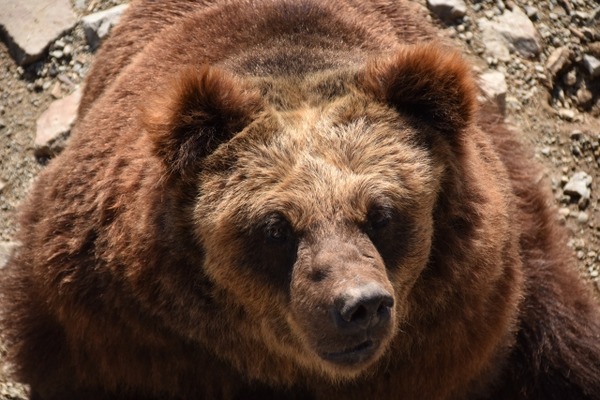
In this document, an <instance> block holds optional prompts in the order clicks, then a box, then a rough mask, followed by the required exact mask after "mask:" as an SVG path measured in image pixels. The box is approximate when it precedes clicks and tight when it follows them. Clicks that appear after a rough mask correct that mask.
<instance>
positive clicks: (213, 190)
mask: <svg viewBox="0 0 600 400" xmlns="http://www.w3.org/2000/svg"><path fill="white" fill-rule="evenodd" d="M361 101H364V99H356V98H354V97H353V96H349V98H348V99H346V101H345V102H344V101H342V102H340V103H341V104H335V105H332V106H329V107H325V108H324V109H303V110H301V111H293V112H289V113H287V112H284V113H279V112H274V113H265V114H264V115H263V116H262V117H260V118H259V120H257V121H255V122H254V123H252V124H251V125H250V126H249V127H248V128H247V129H246V130H245V131H244V132H242V133H241V134H240V135H238V137H236V138H234V139H233V140H232V141H231V142H230V143H229V144H228V146H226V147H224V148H222V149H219V150H217V152H215V153H214V154H213V155H211V156H210V157H209V158H210V159H220V160H222V159H229V160H232V161H230V162H231V164H230V165H229V166H228V168H227V169H226V170H225V171H219V172H218V173H214V172H212V171H210V172H205V174H203V176H202V179H201V180H200V181H201V189H200V193H201V195H200V197H199V199H198V203H197V208H196V214H195V216H196V218H197V223H196V226H197V229H198V231H197V232H198V236H199V237H200V238H201V241H202V243H203V244H204V246H205V250H206V269H207V272H208V273H209V274H210V275H211V276H212V277H213V279H214V280H215V281H216V282H217V283H218V285H220V286H222V287H226V288H227V290H229V291H230V292H231V293H232V297H233V298H235V299H239V301H241V302H243V304H244V306H245V307H246V308H247V309H249V310H251V313H252V314H254V315H256V316H257V318H258V319H260V320H263V321H265V323H266V324H269V323H270V321H278V323H279V321H285V322H286V324H288V325H289V326H288V327H287V329H289V331H290V332H292V333H293V334H295V335H297V337H298V341H299V342H301V343H302V345H303V351H305V352H306V355H305V356H306V357H307V358H308V359H310V360H311V361H313V359H316V360H318V362H319V363H322V364H323V368H326V369H330V368H333V369H335V371H340V370H343V371H344V373H352V372H355V371H359V370H362V369H363V368H364V367H365V366H366V365H369V364H370V363H371V362H372V361H374V360H375V359H377V356H378V355H380V354H381V353H382V352H383V350H384V349H385V348H386V346H387V344H388V343H389V341H390V338H391V337H393V335H394V333H395V330H396V329H397V325H398V324H397V322H398V321H399V320H401V319H402V316H403V314H404V313H405V312H406V304H405V303H406V296H407V294H408V293H409V292H410V288H411V286H412V285H413V283H414V281H415V279H416V278H417V277H418V275H419V272H420V271H421V269H422V268H423V267H424V266H425V264H426V261H427V257H428V254H429V246H430V241H431V227H432V217H431V215H432V207H433V204H434V200H435V195H436V190H435V188H436V187H437V186H438V182H437V180H438V177H437V176H436V175H439V171H434V170H433V168H432V166H431V165H430V163H431V158H430V157H429V156H428V155H427V152H426V151H425V150H424V149H423V148H420V147H419V146H418V145H415V144H414V143H411V142H414V135H415V132H414V129H413V128H411V127H410V126H409V125H408V124H407V123H406V122H403V121H402V119H401V118H399V117H397V116H390V117H391V118H390V121H386V122H382V121H381V120H382V118H381V116H382V115H381V114H382V113H388V114H389V110H386V109H385V108H384V107H372V108H373V110H368V109H365V107H368V105H367V104H366V103H363V104H360V103H361ZM359 105H360V107H359ZM354 109H362V112H361V114H359V115H356V119H354V118H353V117H351V114H350V115H348V113H349V110H354ZM339 114H346V115H343V116H341V117H340V116H339ZM394 117H395V118H394ZM208 161H210V160H208ZM273 313H277V314H279V315H278V318H276V319H273V318H270V317H269V315H271V314H273ZM277 330H278V329H273V331H277ZM288 352H289V351H288Z"/></svg>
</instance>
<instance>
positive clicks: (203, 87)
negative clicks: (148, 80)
mask: <svg viewBox="0 0 600 400" xmlns="http://www.w3.org/2000/svg"><path fill="white" fill-rule="evenodd" d="M261 104H262V102H261V100H260V97H259V96H258V94H256V93H255V92H252V91H250V90H247V89H244V85H243V84H242V83H241V82H240V81H239V80H238V79H237V78H235V77H234V76H232V75H231V74H229V73H227V72H225V71H223V70H221V69H218V68H215V67H209V66H203V67H201V68H199V69H198V68H187V69H185V70H184V71H183V72H181V73H180V74H179V75H178V76H177V77H176V78H175V79H174V80H172V81H169V85H168V87H166V89H165V90H164V91H162V92H160V93H157V95H156V96H154V98H151V99H149V100H148V102H147V104H146V105H145V107H144V109H143V113H142V118H143V123H144V127H145V128H146V131H147V132H148V134H149V136H150V140H151V143H152V146H153V150H154V153H155V154H156V155H158V157H159V158H161V159H162V161H163V163H164V164H165V166H166V167H167V170H168V171H169V172H170V173H175V174H178V175H179V176H182V177H193V176H194V174H196V173H197V172H198V168H199V165H200V161H201V160H202V159H203V158H204V157H206V156H207V155H209V154H210V153H212V152H213V151H214V150H215V149H216V148H217V146H218V145H220V144H221V143H224V142H226V141H228V140H229V139H231V138H232V137H233V136H234V135H235V134H236V133H237V132H240V131H241V130H242V129H244V127H245V126H246V125H248V124H249V123H250V122H251V121H252V118H253V116H254V115H255V114H256V113H257V112H258V111H259V110H260V109H261Z"/></svg>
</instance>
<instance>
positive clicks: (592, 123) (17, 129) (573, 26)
mask: <svg viewBox="0 0 600 400" xmlns="http://www.w3.org/2000/svg"><path fill="white" fill-rule="evenodd" d="M418 1H419V2H421V3H422V4H423V6H424V7H425V6H426V4H425V0H418ZM123 2H124V1H119V0H116V1H115V0H72V4H73V6H74V10H75V12H76V14H77V15H78V17H82V16H84V15H87V14H90V13H93V12H96V11H99V10H104V9H107V8H110V7H112V6H115V5H117V4H120V3H123ZM515 9H520V10H523V11H524V12H525V13H526V14H527V16H528V17H529V19H530V20H531V21H532V22H533V24H534V26H535V28H536V30H537V32H538V34H539V45H540V53H539V55H537V56H534V57H527V56H523V55H519V54H518V53H511V54H510V55H509V56H508V57H507V58H505V57H502V56H500V57H498V56H495V55H490V53H489V51H488V49H487V47H486V46H489V44H490V40H489V39H488V38H487V37H486V36H485V35H484V32H483V30H484V28H485V26H486V22H485V21H494V20H496V19H498V18H500V15H502V14H503V13H506V12H511V11H513V10H515ZM432 19H433V20H434V21H435V23H437V24H438V25H439V26H440V28H441V29H442V34H443V36H446V37H449V38H452V39H453V40H454V42H455V43H456V44H457V46H458V47H460V48H462V50H463V51H464V53H465V54H467V57H469V58H472V60H473V63H474V65H475V66H476V71H477V72H478V73H481V74H483V75H487V74H488V73H489V72H499V73H500V75H498V74H495V75H494V74H492V75H489V76H496V77H498V76H500V77H502V76H504V78H505V81H506V85H507V89H506V94H505V95H502V94H501V95H500V99H501V100H502V99H504V100H503V101H502V103H503V104H505V108H506V120H507V123H508V124H509V125H511V126H513V127H514V128H515V129H517V130H519V131H520V132H522V134H523V141H524V142H526V143H528V144H529V145H530V146H531V147H532V152H533V153H534V155H535V158H536V159H538V160H539V162H541V163H542V164H543V165H544V166H545V167H546V178H547V180H548V182H549V184H551V185H552V189H553V192H554V196H555V201H556V205H557V215H556V217H557V219H559V220H560V222H561V223H562V224H564V225H565V226H566V227H567V228H568V230H569V232H570V233H571V240H570V242H569V246H570V247H571V248H572V249H573V253H574V257H576V258H577V260H578V266H579V268H580V270H581V274H582V276H584V277H585V278H586V279H588V280H589V281H590V284H592V285H594V286H595V287H596V288H597V291H598V293H599V294H600V285H599V284H598V278H599V274H600V259H599V253H600V246H599V243H600V208H599V207H598V203H599V201H600V186H599V185H598V184H599V182H600V69H599V70H598V72H597V74H598V75H596V76H595V77H594V76H593V74H594V73H596V72H594V70H593V65H591V64H590V60H591V58H590V57H596V58H598V59H600V28H599V27H600V3H599V2H598V0H595V1H594V0H549V1H539V2H536V1H534V0H529V1H525V0H517V1H514V2H513V1H504V2H503V0H483V1H471V2H468V3H467V7H466V15H464V16H463V17H459V18H458V19H455V20H453V21H451V22H441V21H439V20H438V19H437V18H435V17H432ZM92 59H93V52H92V51H91V49H90V48H89V46H88V45H87V43H86V40H85V37H84V34H83V30H82V27H81V24H78V25H77V26H76V27H75V28H74V29H73V30H72V31H70V32H68V33H67V34H65V35H63V36H62V37H61V38H59V39H58V40H57V41H56V42H54V43H53V44H52V45H51V46H50V49H49V53H48V55H47V56H46V57H45V58H43V59H42V60H41V61H39V62H36V63H35V64H33V65H31V66H28V67H26V68H22V67H18V66H17V65H16V64H15V63H14V61H13V60H12V58H11V57H10V55H9V54H8V51H7V48H6V46H5V45H4V44H2V43H0V81H1V82H2V84H1V85H0V246H6V243H7V242H10V240H11V238H12V237H13V235H14V233H15V224H14V213H15V208H16V207H17V205H18V204H19V202H20V201H21V200H22V199H23V198H24V196H25V195H26V193H27V190H28V188H29V187H30V186H31V184H32V181H33V180H34V178H35V176H36V174H37V173H38V172H39V171H40V169H42V168H43V167H44V165H45V163H46V162H47V161H48V160H47V159H46V158H44V157H40V156H39V155H38V156H36V155H35V151H34V150H35V149H34V145H33V143H34V138H35V131H36V120H37V118H38V117H39V116H40V114H41V113H42V112H43V111H44V110H45V109H46V108H47V107H48V106H49V105H50V103H51V102H52V101H53V100H55V99H57V98H62V97H64V96H66V95H68V94H70V93H72V92H73V91H74V90H75V89H76V87H77V86H78V85H80V84H81V83H82V80H83V78H84V77H85V74H86V72H87V70H88V68H89V65H90V62H91V61H92ZM541 178H543V177H541ZM578 184H579V185H580V187H577V185H578ZM1 250H2V249H1V248H0V265H1V262H2V254H1V253H2V251H1ZM0 273H1V270H0ZM2 354H3V351H2V347H1V344H0V400H8V399H24V398H26V389H25V388H24V387H23V386H22V385H19V384H16V383H13V382H11V381H10V379H9V378H8V377H7V366H6V365H4V364H2V362H1V357H2Z"/></svg>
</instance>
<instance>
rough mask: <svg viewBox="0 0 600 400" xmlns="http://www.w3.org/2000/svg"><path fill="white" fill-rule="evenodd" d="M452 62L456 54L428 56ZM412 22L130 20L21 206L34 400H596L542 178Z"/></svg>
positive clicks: (222, 0) (20, 372) (585, 333)
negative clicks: (59, 149)
mask: <svg viewBox="0 0 600 400" xmlns="http://www.w3.org/2000/svg"><path fill="white" fill-rule="evenodd" d="M435 42H438V44H435ZM477 93H478V89H477V86H476V85H475V83H474V80H473V78H472V76H471V72H470V68H469V66H468V64H467V63H466V62H465V61H463V60H462V59H461V57H460V56H459V55H457V54H456V53H455V52H454V51H452V50H450V49H448V48H447V47H446V46H444V45H441V44H439V39H437V34H436V32H435V30H434V29H433V28H431V27H430V26H429V25H428V23H427V20H426V18H425V17H423V16H422V14H421V13H420V12H418V11H415V9H414V7H413V6H412V5H411V3H407V2H403V1H387V0H371V1H364V0H344V1H340V0H336V1H333V0H331V1H325V0H256V1H252V0H215V1H208V0H207V1H190V0H173V1H168V2H161V1H151V0H145V1H144V0H140V1H135V2H133V3H132V4H131V7H130V9H129V10H128V12H127V14H126V15H125V16H124V17H123V19H122V23H121V25H120V26H119V27H118V28H117V29H116V31H115V32H114V33H113V35H112V37H111V38H110V39H109V40H108V42H106V43H105V45H104V47H103V49H102V50H100V51H99V53H98V55H97V61H96V64H95V66H94V67H93V68H92V71H91V73H90V75H89V78H88V80H87V83H86V89H85V94H84V96H83V102H82V104H81V108H80V115H79V119H78V121H77V123H76V126H75V128H74V131H73V135H72V137H71V139H70V143H69V146H68V147H67V148H66V149H65V151H64V152H63V153H62V154H61V155H60V156H59V157H58V158H57V159H55V160H54V161H52V162H51V163H50V165H49V166H48V167H47V168H46V169H45V170H44V171H43V172H42V173H41V174H40V176H39V178H38V180H37V182H36V184H35V185H34V187H33V189H32V192H31V195H30V198H29V200H28V201H27V202H26V204H24V206H23V208H22V215H21V219H20V224H21V228H20V234H19V240H20V242H21V243H22V245H21V246H20V248H19V249H18V250H17V251H16V253H15V255H14V256H13V258H12V259H11V261H10V262H9V265H8V266H7V268H6V270H4V271H2V278H1V279H2V282H1V285H2V288H1V296H2V298H1V301H2V306H1V308H2V310H3V316H2V330H1V332H2V336H3V338H4V340H6V341H7V344H8V346H9V348H10V356H11V359H12V364H13V365H14V372H15V374H16V377H18V379H20V380H21V381H23V382H26V383H28V384H30V385H31V398H32V399H43V400H51V399H56V400H58V399H60V400H68V399H79V400H80V399H88V400H95V399H251V398H259V399H265V398H267V399H268V398H302V399H306V398H315V399H428V400H429V399H600V373H599V372H600V313H599V307H598V304H597V302H595V301H594V299H593V298H592V297H591V294H590V291H589V290H588V288H587V287H586V286H585V285H584V284H583V283H582V282H581V281H580V280H579V278H578V276H577V273H576V272H575V270H574V268H573V266H572V261H571V254H570V252H569V251H568V250H567V249H566V246H565V237H564V234H563V232H562V230H561V229H560V228H559V227H558V226H557V224H556V223H555V219H556V218H555V211H554V210H553V209H552V207H551V206H550V204H551V198H550V197H549V195H548V190H547V188H546V187H543V186H542V185H541V184H540V183H539V179H538V176H539V170H538V169H537V167H536V166H534V165H532V164H531V163H530V162H529V161H528V158H529V157H528V153H527V151H526V150H524V149H523V147H522V146H521V145H520V144H519V142H518V140H517V138H516V137H515V135H514V134H513V133H511V132H510V131H508V130H507V129H505V128H504V127H503V126H502V123H501V122H500V121H499V118H498V117H497V116H496V114H494V113H493V112H489V111H487V110H483V109H481V108H479V107H478V105H477V100H476V99H477Z"/></svg>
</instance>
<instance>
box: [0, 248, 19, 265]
mask: <svg viewBox="0 0 600 400" xmlns="http://www.w3.org/2000/svg"><path fill="white" fill-rule="evenodd" d="M16 247H17V243H16V242H0V269H2V268H4V267H5V266H6V263H7V262H8V259H9V258H10V256H11V254H12V252H13V250H14V249H15V248H16Z"/></svg>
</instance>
